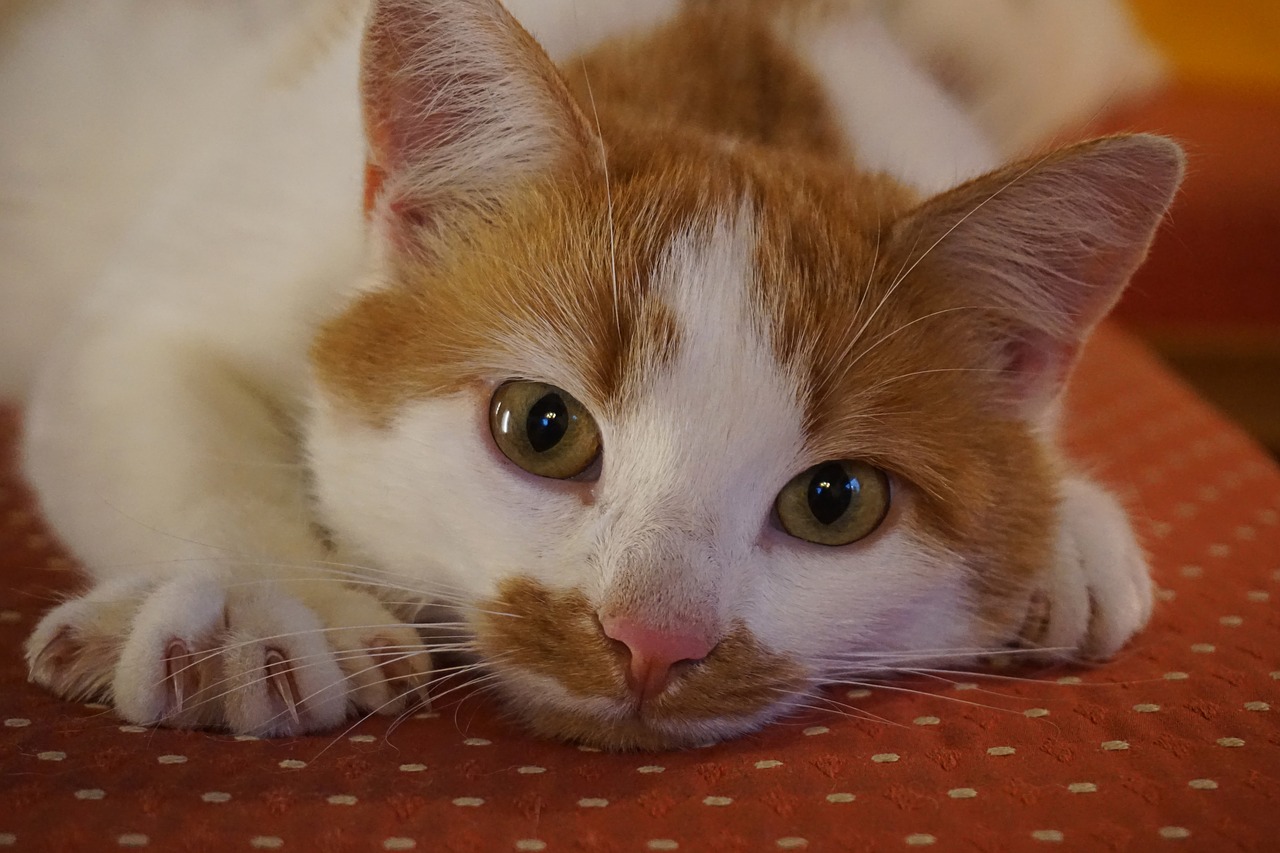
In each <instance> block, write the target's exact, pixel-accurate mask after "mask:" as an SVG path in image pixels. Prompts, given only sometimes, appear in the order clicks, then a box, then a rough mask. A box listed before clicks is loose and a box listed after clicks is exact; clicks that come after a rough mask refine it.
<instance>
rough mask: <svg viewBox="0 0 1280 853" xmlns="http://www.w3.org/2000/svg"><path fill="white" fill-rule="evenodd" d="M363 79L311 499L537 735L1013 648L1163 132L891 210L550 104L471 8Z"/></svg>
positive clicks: (623, 741) (752, 706) (673, 738)
mask: <svg viewBox="0 0 1280 853" xmlns="http://www.w3.org/2000/svg"><path fill="white" fill-rule="evenodd" d="M363 94H364V98H365V105H366V118H367V126H368V131H369V140H370V149H369V156H370V167H369V168H370V186H371V192H370V201H371V240H372V243H373V255H374V256H375V257H374V259H373V261H372V263H373V266H374V268H375V271H374V272H373V274H372V275H371V278H370V280H369V281H368V282H367V283H366V286H365V287H364V288H363V289H362V291H361V293H360V294H359V295H358V296H357V297H355V298H354V299H353V301H352V302H351V303H350V304H349V305H348V306H347V307H346V308H345V310H344V311H343V312H342V313H341V314H340V315H339V316H337V317H335V318H333V319H332V320H331V321H330V322H329V323H328V324H327V325H326V326H325V328H324V329H323V330H322V332H321V333H320V334H319V336H318V338H317V340H316V343H315V346H314V350H313V360H314V363H315V372H316V376H317V386H318V392H317V398H316V406H315V416H314V418H313V421H312V423H311V425H310V427H309V436H308V440H309V450H310V453H311V456H312V461H313V467H314V470H315V475H316V489H317V493H318V495H319V499H320V502H321V505H322V508H323V512H324V514H325V517H326V521H327V522H328V523H329V524H331V525H332V526H333V528H334V529H335V531H336V532H337V534H338V535H339V537H340V538H341V539H342V540H343V541H344V542H347V543H350V544H351V545H352V546H354V547H355V548H356V549H357V550H358V551H359V552H361V553H363V554H365V555H367V556H368V557H369V558H371V559H372V560H374V561H376V563H377V564H378V565H379V566H380V567H382V568H383V569H385V570H386V571H389V572H392V573H394V574H395V575H398V576H399V577H401V578H405V579H415V580H423V579H430V580H429V582H428V581H427V580H423V586H424V587H427V588H432V589H440V590H441V591H442V593H441V597H442V600H445V601H449V602H453V603H456V604H459V605H460V607H459V611H460V612H461V613H463V614H464V615H466V617H467V619H468V620H469V622H470V624H471V627H472V630H473V631H474V634H475V638H476V640H475V642H476V645H477V646H478V648H479V649H480V650H481V652H482V654H483V655H484V657H485V658H486V659H487V661H488V664H489V666H490V668H491V669H492V671H493V672H494V673H495V674H496V677H497V683H498V684H500V685H501V687H502V689H503V692H504V693H505V695H506V696H507V698H508V700H509V703H510V705H511V707H513V708H514V709H516V710H517V711H518V712H519V713H520V714H521V715H522V716H523V717H524V718H525V719H526V720H527V721H528V722H529V723H530V725H531V726H532V727H533V728H535V729H536V730H538V731H541V732H544V733H547V734H550V735H553V736H558V737H566V738H571V739H578V740H582V741H586V742H589V743H594V744H597V745H604V746H610V747H642V748H658V747H667V746H677V745H685V744H692V743H700V742H706V741H710V740H715V739H718V738H721V737H726V736H730V735H733V734H736V733H739V732H742V731H745V730H749V729H751V728H754V727H757V726H759V725H760V724H762V723H763V722H765V721H767V720H769V719H772V718H773V717H775V716H777V715H778V714H780V713H783V712H785V711H787V710H788V709H791V708H793V707H795V706H796V705H797V704H801V703H803V701H804V697H805V696H806V694H809V693H810V692H811V691H812V690H813V689H815V687H816V685H817V684H819V683H820V682H821V681H822V679H824V678H826V677H829V676H831V675H832V674H838V673H841V672H848V671H850V670H855V669H857V668H859V667H861V666H863V665H867V664H869V663H870V662H874V661H885V662H888V663H890V664H892V663H894V662H896V661H899V660H902V659H903V658H902V656H903V655H908V656H909V655H911V654H915V653H918V652H920V651H923V650H935V651H936V650H949V649H969V650H971V649H975V648H991V647H996V646H999V645H1001V644H1003V643H1005V642H1006V641H1008V640H1009V639H1011V638H1012V637H1013V635H1014V634H1016V632H1017V630H1018V627H1019V623H1020V620H1021V619H1022V618H1023V615H1024V613H1025V609H1026V598H1027V594H1028V591H1029V588H1030V579H1031V578H1032V577H1033V576H1035V575H1036V573H1037V572H1040V571H1042V570H1044V569H1045V567H1046V566H1047V565H1048V564H1049V563H1050V562H1051V561H1052V559H1053V553H1052V552H1053V549H1054V547H1055V544H1054V543H1055V538H1056V504H1057V500H1058V491H1057V484H1058V477H1059V472H1058V470H1057V465H1058V461H1057V459H1056V456H1055V455H1054V452H1053V450H1052V445H1051V444H1050V443H1049V442H1050V441H1051V437H1050V433H1051V432H1052V420H1053V410H1054V407H1055V403H1056V400H1057V398H1058V396H1059V391H1060V388H1061V384H1062V381H1063V380H1064V378H1065V376H1066V373H1067V372H1068V370H1069V368H1070V366H1071V363H1072V361H1073V358H1074V354H1075V352H1076V349H1077V348H1078V346H1079V345H1080V343H1081V341H1082V340H1083V338H1084V336H1085V335H1086V334H1087V332H1088V330H1089V329H1090V328H1091V327H1092V326H1093V325H1094V323H1096V321H1097V320H1098V319H1099V318H1100V317H1101V316H1102V315H1103V314H1104V313H1105V312H1106V310H1107V309H1108V308H1109V307H1110V305H1111V304H1112V303H1113V301H1114V300H1115V298H1116V296H1117V295H1118V293H1119V291H1120V289H1121V288H1122V287H1123V285H1124V283H1125V281H1126V280H1127V279H1128V277H1129V275H1130V274H1131V273H1132V271H1133V269H1134V268H1135V267H1136V265H1137V264H1138V263H1139V262H1140V261H1141V259H1142V257H1143V255H1144V253H1145V251H1146V248H1147V245H1148V243H1149V241H1150V238H1151V235H1152V232H1153V229H1154V228H1155V225H1156V223H1157V222H1158V220H1159V218H1160V216H1161V214H1162V212H1163V210H1164V208H1165V206H1166V205H1167V203H1168V201H1169V199H1170V197H1171V195H1172V192H1173V189H1174V187H1175V186H1176V183H1177V180H1178V176H1179V173H1180V168H1181V166H1180V162H1181V159H1180V155H1179V153H1178V151H1177V149H1176V147H1175V146H1173V145H1172V144H1171V143H1168V142H1165V141H1163V140H1159V139H1155V138H1151V137H1128V138H1113V139H1106V140H1100V141H1096V142H1091V143H1086V144H1084V145H1079V146H1075V147H1073V148H1069V149H1066V150H1064V151H1060V152H1057V153H1054V154H1051V155H1048V156H1045V157H1041V158H1037V159H1035V160H1031V161H1027V162H1024V163H1020V164H1018V165H1015V166H1012V167H1009V168H1006V169H1003V170H1001V171H999V172H997V173H994V174H992V175H989V176H987V177H984V178H980V179H978V180H976V181H974V182H971V183H969V184H966V185H964V186H962V187H959V188H957V189H955V190H952V191H950V192H948V193H945V194H943V195H941V196H938V197H936V198H933V199H928V200H923V201H921V200H919V199H916V198H915V197H914V196H913V195H912V193H911V192H909V191H908V190H906V189H904V188H902V187H900V186H898V185H896V184H894V183H893V182H892V181H890V180H889V179H888V178H885V177H881V176H868V175H861V174H859V173H857V172H856V171H855V170H853V169H852V168H849V167H846V166H842V165H838V164H832V163H829V162H821V161H817V160H813V159H809V158H807V157H805V156H803V155H799V154H788V153H787V152H780V151H771V150H767V149H765V148H761V147H757V146H753V145H749V144H733V143H729V142H726V141H724V140H722V139H719V138H715V137H713V136H711V135H703V134H699V133H697V132H693V131H684V130H679V129H676V128H663V127H654V126H649V124H647V123H646V122H644V121H643V120H637V119H636V118H635V117H630V118H628V117H625V116H622V115H620V114H618V113H617V112H616V111H609V110H607V109H602V110H601V115H600V116H599V117H598V120H597V117H596V116H594V115H591V107H590V105H589V104H588V105H585V110H586V113H587V114H586V115H584V105H582V104H579V103H578V102H577V101H575V99H574V98H573V97H572V96H571V95H570V93H569V91H568V89H567V88H566V86H565V84H564V82H563V81H562V80H561V78H560V77H559V76H558V74H557V72H556V69H555V68H554V66H552V64H551V63H550V62H549V61H548V60H547V58H546V57H545V55H544V54H543V53H542V51H541V50H540V49H539V48H538V46H537V45H536V44H535V43H534V42H533V40H532V39H531V38H530V37H529V36H527V35H526V34H525V33H524V32H523V31H522V30H521V29H520V28H519V27H518V26H517V25H516V24H515V23H514V22H513V21H512V20H511V19H510V18H509V17H508V16H507V15H506V13H505V12H504V11H503V10H502V8H501V7H500V5H499V4H498V3H497V2H496V0H475V2H447V3H444V2H441V3H432V2H423V1H422V0H395V2H382V3H378V4H375V8H374V11H373V13H372V16H371V19H370V23H369V29H368V34H367V37H366V43H365V54H364V67H363ZM588 115H591V117H590V119H589V118H588V117H587V116H588ZM602 140H603V141H602ZM908 659H909V658H908Z"/></svg>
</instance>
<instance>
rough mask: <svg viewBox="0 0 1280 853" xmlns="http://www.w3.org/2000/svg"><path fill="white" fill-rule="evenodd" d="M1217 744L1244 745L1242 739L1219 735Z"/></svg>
mask: <svg viewBox="0 0 1280 853" xmlns="http://www.w3.org/2000/svg"><path fill="white" fill-rule="evenodd" d="M1218 746H1244V741H1242V740H1240V738H1238V737H1220V738H1218Z"/></svg>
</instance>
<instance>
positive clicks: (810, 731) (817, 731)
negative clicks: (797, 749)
mask: <svg viewBox="0 0 1280 853" xmlns="http://www.w3.org/2000/svg"><path fill="white" fill-rule="evenodd" d="M829 731H831V729H829V728H827V727H826V726H809V728H807V729H805V730H804V734H806V735H809V736H810V737H812V736H813V735H825V734H826V733H827V732H829Z"/></svg>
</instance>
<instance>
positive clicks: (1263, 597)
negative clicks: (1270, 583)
mask: <svg viewBox="0 0 1280 853" xmlns="http://www.w3.org/2000/svg"><path fill="white" fill-rule="evenodd" d="M1245 598H1247V599H1249V600H1250V601H1252V602H1253V603H1254V604H1266V603H1267V602H1268V601H1270V600H1271V593H1269V592H1266V591H1264V590H1261V589H1252V590H1249V592H1248V593H1247V594H1246V595H1245Z"/></svg>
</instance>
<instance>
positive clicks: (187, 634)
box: [27, 571, 431, 736]
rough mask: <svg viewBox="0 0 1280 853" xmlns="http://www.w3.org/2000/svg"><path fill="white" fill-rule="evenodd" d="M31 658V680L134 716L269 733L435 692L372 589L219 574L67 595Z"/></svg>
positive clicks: (426, 662) (410, 633) (149, 721)
mask: <svg viewBox="0 0 1280 853" xmlns="http://www.w3.org/2000/svg"><path fill="white" fill-rule="evenodd" d="M27 662H28V666H29V669H30V673H31V678H32V680H33V681H36V682H37V683H39V684H42V685H43V686H45V687H47V688H49V689H50V690H52V691H53V692H55V693H57V694H59V695H61V696H64V697H66V698H70V699H83V698H87V697H89V696H99V697H102V698H107V699H109V700H110V701H112V702H113V703H114V705H115V707H116V709H117V711H118V712H119V714H120V715H121V716H122V717H124V718H125V719H127V720H129V721H131V722H135V723H141V724H146V725H163V726H173V727H181V728H224V729H228V730H230V731H233V732H237V733H242V734H254V735H262V736H271V735H292V734H301V733H304V732H313V731H322V730H324V729H328V728H332V727H333V726H335V725H337V724H338V723H340V722H342V720H344V719H345V718H346V717H347V716H348V715H349V714H350V713H352V712H359V713H381V714H394V713H399V712H401V711H403V710H404V709H405V708H406V707H408V706H410V705H413V704H417V703H418V702H420V701H422V700H424V699H425V698H426V685H427V680H428V677H429V675H430V671H431V658H430V655H429V653H428V651H427V650H426V648H425V647H424V646H423V645H422V641H421V638H420V637H419V635H418V633H417V631H416V629H414V628H413V627H412V626H410V625H404V624H402V623H400V622H398V621H397V620H396V619H395V618H394V617H393V616H392V615H391V614H390V613H389V612H388V611H387V610H386V609H385V608H384V607H383V606H382V605H381V604H380V603H379V602H378V601H377V600H376V599H374V598H373V597H372V596H369V595H367V594H365V593H363V592H360V591H358V590H355V589H352V588H350V587H347V586H344V585H340V584H334V583H331V582H328V581H316V582H314V584H313V585H311V586H307V587H303V586H302V582H298V581H295V582H292V584H291V585H290V586H286V585H285V584H282V583H277V582H273V581H264V580H261V579H240V580H235V579H233V578H232V576H231V575H229V574H226V573H222V572H216V571H215V572H208V573H192V574H189V575H185V576H183V577H180V578H176V579H172V580H168V581H164V582H159V583H156V582H151V581H118V582H114V583H109V584H104V585H102V586H100V587H98V588H96V589H94V590H93V591H91V592H90V593H89V594H88V595H86V596H84V597H83V598H78V599H74V600H72V601H68V602H66V603H64V604H63V605H61V606H60V607H58V608H56V609H54V610H53V611H52V612H50V613H49V614H48V615H47V616H46V617H45V618H44V619H43V620H42V621H41V623H40V625H39V626H38V627H37V628H36V631H35V632H34V633H33V634H32V636H31V638H30V639H29V640H28V642H27Z"/></svg>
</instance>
